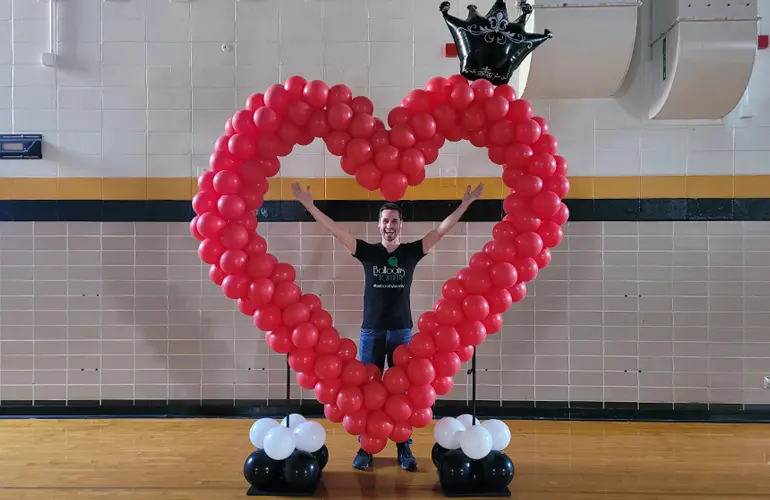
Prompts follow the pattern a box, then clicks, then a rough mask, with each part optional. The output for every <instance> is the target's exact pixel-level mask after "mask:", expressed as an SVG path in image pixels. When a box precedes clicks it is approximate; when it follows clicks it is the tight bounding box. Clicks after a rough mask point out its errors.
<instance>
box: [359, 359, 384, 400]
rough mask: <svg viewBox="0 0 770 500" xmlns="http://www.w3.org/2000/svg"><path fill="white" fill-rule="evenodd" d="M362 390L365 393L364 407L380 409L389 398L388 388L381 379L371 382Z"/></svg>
mask: <svg viewBox="0 0 770 500" xmlns="http://www.w3.org/2000/svg"><path fill="white" fill-rule="evenodd" d="M369 366H372V365H369ZM361 392H363V394H364V407H365V408H366V409H368V410H379V409H380V408H382V407H383V406H384V405H385V401H387V399H388V390H387V389H386V388H385V385H384V384H383V383H382V382H379V381H373V382H369V383H368V384H366V385H365V386H364V387H363V389H362V391H361Z"/></svg>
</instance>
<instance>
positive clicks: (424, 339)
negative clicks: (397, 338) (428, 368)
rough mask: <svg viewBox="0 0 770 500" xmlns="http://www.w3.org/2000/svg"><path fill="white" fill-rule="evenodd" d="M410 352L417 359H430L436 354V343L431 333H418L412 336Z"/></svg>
mask: <svg viewBox="0 0 770 500" xmlns="http://www.w3.org/2000/svg"><path fill="white" fill-rule="evenodd" d="M409 352H410V353H411V354H412V356H414V357H415V358H430V357H431V356H433V355H434V354H435V353H436V343H435V342H434V340H433V337H432V336H431V335H430V334H429V333H422V332H418V333H415V334H414V335H412V339H411V341H410V342H409Z"/></svg>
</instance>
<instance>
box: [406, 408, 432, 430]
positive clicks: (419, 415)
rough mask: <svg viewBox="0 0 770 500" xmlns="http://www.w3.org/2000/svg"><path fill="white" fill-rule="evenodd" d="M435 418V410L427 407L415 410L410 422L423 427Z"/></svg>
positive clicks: (414, 425) (420, 427)
mask: <svg viewBox="0 0 770 500" xmlns="http://www.w3.org/2000/svg"><path fill="white" fill-rule="evenodd" d="M432 420H433V410H431V409H430V408H425V409H422V410H414V411H413V412H412V416H411V417H410V418H409V423H410V424H411V425H412V427H416V428H418V429H422V428H425V427H427V426H428V424H430V423H431V421H432Z"/></svg>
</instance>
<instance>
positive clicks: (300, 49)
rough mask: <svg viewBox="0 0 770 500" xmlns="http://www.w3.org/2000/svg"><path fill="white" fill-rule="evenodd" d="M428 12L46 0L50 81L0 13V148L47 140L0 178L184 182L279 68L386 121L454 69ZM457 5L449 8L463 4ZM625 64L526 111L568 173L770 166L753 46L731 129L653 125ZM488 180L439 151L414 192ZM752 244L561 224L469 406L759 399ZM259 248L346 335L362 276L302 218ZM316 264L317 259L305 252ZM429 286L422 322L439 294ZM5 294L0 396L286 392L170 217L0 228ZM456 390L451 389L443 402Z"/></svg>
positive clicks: (216, 1)
mask: <svg viewBox="0 0 770 500" xmlns="http://www.w3.org/2000/svg"><path fill="white" fill-rule="evenodd" d="M439 3H440V2H439V0H240V1H235V0H190V1H188V2H185V1H169V0H60V1H58V2H57V4H56V10H57V15H56V23H55V28H56V29H55V33H54V35H55V40H54V45H55V47H54V49H55V52H56V54H57V59H58V65H57V67H55V68H52V67H45V66H42V65H41V64H40V60H41V54H42V53H44V52H47V51H48V50H49V30H48V9H49V4H48V3H47V2H41V1H38V0H0V132H16V133H22V132H29V133H43V134H45V158H44V159H43V160H41V161H2V162H0V177H1V178H2V179H0V183H3V182H10V178H15V177H38V178H51V179H55V178H67V177H94V178H126V177H129V178H130V177H133V178H143V177H181V178H187V177H194V176H197V174H198V172H199V169H200V168H202V167H205V166H206V165H207V164H208V155H209V154H210V152H211V149H212V144H213V141H214V140H215V139H216V138H217V137H218V136H219V135H220V134H221V133H222V127H223V123H224V121H225V120H226V119H227V118H228V117H229V116H231V114H232V113H233V112H234V111H235V110H237V109H239V108H241V107H243V103H244V101H245V99H246V97H247V96H248V95H249V94H251V93H254V92H260V91H263V90H264V89H265V88H266V87H267V86H268V85H270V84H272V83H276V82H281V81H283V80H284V79H285V78H287V77H289V76H291V75H294V74H300V75H302V76H304V77H305V78H307V79H313V78H322V79H324V80H326V81H327V82H329V83H330V84H333V83H345V84H347V85H349V86H350V87H351V88H352V89H353V91H354V93H356V94H363V95H367V96H369V97H370V98H372V100H373V101H374V103H375V105H376V108H377V110H376V114H377V115H378V116H380V117H384V116H385V115H386V113H387V111H388V110H389V109H390V108H391V107H392V106H394V105H396V104H397V103H398V102H399V101H400V99H401V98H402V96H404V95H405V94H406V93H407V92H408V91H409V90H411V89H412V88H414V87H415V86H422V85H424V84H425V83H426V82H427V80H428V79H429V78H430V77H432V76H435V75H444V76H448V75H451V74H453V73H455V72H457V69H458V62H457V61H456V60H455V59H451V58H450V59H447V58H444V57H442V47H443V45H444V44H445V43H446V42H447V41H450V37H449V32H448V30H447V28H446V26H445V25H444V22H443V20H442V18H441V15H440V13H439V10H438V4H439ZM509 3H511V4H514V3H515V2H513V1H511V2H509ZM769 3H770V2H768V1H767V0H760V15H763V16H765V17H767V16H770V5H768V4H769ZM489 4H491V2H490V1H489V0H485V1H484V2H481V4H480V5H479V7H480V9H481V10H485V9H487V8H488V7H489ZM452 9H453V11H454V13H456V14H458V15H462V16H464V15H465V5H464V3H463V2H459V1H457V0H455V1H454V2H453V5H452ZM642 12H643V13H645V12H646V10H645V9H642ZM645 16H646V14H645ZM643 22H649V20H648V19H646V17H645V18H644V20H643ZM543 28H545V26H542V27H541V26H539V27H538V31H540V30H542V29H543ZM556 35H557V36H558V33H557V34H556ZM638 43H641V45H646V42H645V41H644V40H641V42H638ZM223 47H224V50H223ZM637 50H641V47H638V48H637ZM597 57H601V55H600V54H597ZM637 69H638V68H632V69H631V74H632V75H636V76H635V77H634V78H635V82H634V83H633V84H631V85H629V90H628V92H626V93H625V95H623V96H622V97H620V98H618V99H602V100H564V101H540V102H534V103H533V104H534V106H535V110H536V113H537V114H539V115H541V116H544V117H545V118H547V119H548V120H549V121H550V126H551V130H552V133H554V134H555V135H556V136H557V137H558V139H559V142H560V147H561V153H562V154H563V155H564V156H565V157H566V158H567V159H568V160H569V163H570V174H571V175H572V176H646V175H698V176H701V175H717V174H718V175H742V174H766V173H767V171H768V166H770V146H768V144H770V142H769V141H768V137H770V90H768V89H770V85H769V82H770V58H769V57H768V53H767V52H761V53H759V54H758V57H757V63H756V67H755V72H754V75H753V77H752V79H751V82H750V85H749V95H750V102H751V105H752V106H753V113H754V114H753V117H752V118H748V119H739V118H737V117H736V116H733V115H731V116H729V117H728V118H726V119H724V120H720V121H715V122H690V121H676V122H664V123H660V122H651V121H649V120H647V119H645V118H644V115H645V114H646V113H645V112H644V110H645V101H644V96H645V89H644V87H643V85H641V83H640V82H641V81H642V78H641V75H640V74H639V72H638V71H637ZM561 77H563V78H569V74H563V75H561ZM498 173H499V167H497V166H495V165H492V164H490V163H489V162H488V160H487V159H486V154H485V153H483V152H479V151H477V150H474V149H473V148H472V147H469V146H468V145H464V144H461V145H454V144H453V145H447V146H446V147H445V148H444V150H443V151H442V155H441V157H440V158H439V160H438V161H437V162H436V163H435V164H434V165H433V166H431V167H430V168H429V169H428V176H429V177H457V176H463V177H471V176H492V175H498ZM281 175H284V176H290V177H342V176H344V175H345V174H344V173H343V172H342V171H341V169H340V167H339V162H338V160H335V159H332V158H328V157H327V158H324V156H323V146H322V144H321V143H320V142H317V143H315V144H313V145H311V146H308V147H306V148H303V149H302V150H301V151H300V152H299V154H294V155H292V156H290V157H289V158H286V159H285V161H284V162H283V166H282V171H281ZM7 185H9V184H7ZM0 192H2V187H1V186H0ZM268 226H269V227H268ZM292 226H293V225H292ZM487 226H488V225H485V224H467V225H464V226H462V227H460V228H458V232H457V235H456V238H457V239H455V240H448V241H447V242H446V243H445V245H446V247H445V248H444V251H443V252H442V253H440V254H437V256H436V257H435V260H434V261H430V262H429V265H435V266H437V267H436V269H438V266H440V265H442V264H443V265H444V267H448V266H449V265H450V264H451V265H453V266H454V265H457V263H458V262H462V261H463V259H465V258H466V257H467V252H468V251H473V250H475V249H470V250H468V243H467V242H468V241H476V240H478V239H479V238H476V239H475V240H474V239H472V237H473V235H479V234H486V232H487V231H488V229H489V228H488V227H487ZM769 227H770V226H768V225H767V224H766V223H743V222H730V221H727V222H719V223H713V222H709V223H705V222H702V223H700V222H676V223H670V222H640V223H601V222H598V223H581V222H578V223H572V224H571V225H570V227H569V230H568V238H567V239H566V240H565V243H564V244H563V246H562V247H561V248H560V250H562V251H560V252H557V253H555V256H554V262H553V264H552V267H550V268H549V269H548V270H547V271H548V272H544V273H543V274H542V276H541V277H540V278H539V280H538V284H537V285H536V286H535V287H534V291H535V295H534V296H531V297H530V298H528V299H527V300H526V301H525V302H523V303H522V304H519V305H517V306H516V308H514V310H512V311H511V312H510V313H509V314H507V315H506V330H505V332H504V333H503V335H501V336H500V337H498V338H497V339H495V340H494V341H490V342H489V343H488V344H485V352H484V353H483V354H484V359H485V363H487V364H486V365H485V366H486V367H488V368H487V372H485V373H484V374H483V377H481V378H480V383H481V384H482V386H483V387H482V388H481V389H480V390H481V392H480V397H482V398H484V399H493V400H525V401H533V400H540V401H542V400H551V401H567V400H571V401H598V402H631V403H635V402H656V403H673V402H681V403H688V402H695V403H730V404H743V403H768V402H770V396H768V394H770V392H768V391H765V390H763V389H762V382H761V380H762V375H763V374H765V373H766V374H770V335H768V334H769V333H770V332H769V331H768V329H767V324H768V322H767V321H766V320H767V318H766V314H767V313H766V312H765V311H766V310H767V303H768V300H769V299H770V271H768V268H769V266H770V264H768V262H770V260H767V257H768V256H770V235H769V234H768V228H769ZM418 229H420V228H418ZM354 230H355V231H358V234H366V228H365V227H364V226H361V227H358V226H356V227H355V228H354ZM265 231H267V232H268V233H270V235H271V237H270V238H269V242H270V244H274V245H276V246H275V248H277V250H276V253H278V254H280V253H281V252H287V254H288V252H291V251H295V250H296V252H295V253H296V255H297V257H296V259H297V261H296V264H297V265H298V267H299V268H300V269H301V271H302V272H304V273H306V274H305V275H304V278H303V279H304V280H305V283H306V284H308V286H309V287H311V288H312V287H313V286H316V288H315V289H316V290H320V291H323V293H325V294H326V295H325V296H324V301H325V304H328V305H327V307H328V309H329V310H330V311H332V312H334V314H335V321H336V323H337V324H338V325H339V327H340V330H341V331H344V332H345V333H346V334H349V335H350V336H351V337H353V338H355V336H356V321H357V320H356V318H357V317H358V315H359V314H360V313H358V312H357V311H351V310H349V309H350V308H349V307H348V306H347V305H346V304H349V303H354V300H353V299H355V293H354V292H351V291H350V290H355V289H356V288H355V287H357V286H359V282H358V281H356V280H358V279H360V277H358V276H357V277H356V278H350V275H351V274H350V273H351V272H352V271H351V269H353V268H351V267H346V266H347V265H348V264H350V263H349V262H347V263H343V264H345V265H342V266H340V265H339V261H335V260H334V259H332V257H331V249H332V243H331V241H329V240H328V238H325V237H322V236H320V235H319V233H318V231H317V228H315V226H313V225H312V224H310V225H308V224H303V225H301V226H300V231H302V232H303V234H304V235H306V237H305V238H303V243H302V245H303V246H302V247H301V249H297V248H294V247H293V246H292V244H291V243H290V242H288V241H287V240H288V238H286V237H285V236H283V235H287V234H289V232H291V231H296V226H294V227H291V228H287V227H285V225H284V226H282V225H281V224H280V223H274V224H266V225H265ZM466 235H470V236H466ZM281 244H284V245H285V246H284V247H283V248H280V249H279V247H278V245H281ZM324 252H325V254H324ZM310 254H312V255H313V256H314V258H315V263H312V265H311V264H308V261H307V260H305V261H303V258H304V259H306V258H307V257H302V255H310ZM28 255H32V256H33V257H28ZM319 255H320V256H321V257H319ZM323 255H326V256H327V257H329V259H327V260H324V259H325V257H323ZM335 255H337V257H336V258H339V255H340V254H339V253H337V254H335ZM693 255H694V256H693ZM318 262H321V263H320V264H318ZM324 266H327V267H324ZM430 269H431V268H429V270H428V271H426V274H424V275H423V276H422V277H421V278H420V281H421V285H420V290H422V291H421V292H420V293H419V294H418V295H419V297H418V298H417V299H416V300H418V301H419V305H420V307H421V308H420V311H422V310H424V307H429V305H430V304H432V302H433V300H434V299H435V295H436V290H437V287H440V284H441V283H442V282H443V281H442V280H443V279H444V278H445V277H444V276H443V274H442V273H443V271H441V272H439V271H435V272H434V271H432V270H430ZM440 274H441V276H439V275H440ZM0 282H1V286H0V311H2V312H1V313H0V315H1V316H2V317H1V318H0V400H2V401H8V400H46V399H54V400H60V399H69V400H74V399H78V400H83V399H85V400H99V399H161V400H162V399H166V398H170V399H176V398H187V399H190V398H192V399H198V398H203V399H232V398H248V399H254V398H265V397H275V398H280V397H282V396H283V389H282V387H280V383H281V382H282V381H283V380H284V379H283V378H282V377H283V376H284V375H283V365H282V359H281V358H280V357H278V356H272V355H271V356H268V354H267V351H266V349H265V347H264V343H263V341H262V340H261V337H259V336H258V334H257V333H256V332H255V331H254V329H253V326H252V325H251V324H250V321H249V318H245V319H244V318H242V317H240V316H238V315H237V314H235V313H233V312H232V310H233V307H232V304H231V303H229V302H225V301H224V300H223V299H221V297H219V290H218V289H216V287H214V286H213V285H211V284H210V283H209V282H208V281H207V279H206V278H205V272H204V270H203V267H202V266H201V265H200V262H199V260H198V258H197V255H196V254H195V242H194V241H193V240H192V238H190V237H189V233H187V224H186V223H169V224H165V223H160V224H150V223H137V224H132V223H131V222H127V223H104V224H102V223H99V222H45V223H41V222H34V221H32V222H0ZM328 283H332V285H328ZM327 285H328V286H330V287H331V288H323V287H324V286H327ZM431 287H432V288H431ZM342 290H346V291H342ZM319 293H320V292H319ZM346 294H347V295H346ZM351 297H352V298H351ZM467 389H468V387H467V385H465V383H464V381H462V380H460V379H459V378H458V385H457V386H456V389H455V391H453V393H452V394H450V396H449V397H453V398H465V397H467V396H468V395H469V393H468V391H467Z"/></svg>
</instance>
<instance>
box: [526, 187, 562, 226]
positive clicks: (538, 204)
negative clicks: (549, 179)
mask: <svg viewBox="0 0 770 500" xmlns="http://www.w3.org/2000/svg"><path fill="white" fill-rule="evenodd" d="M560 203H561V200H560V199H559V197H558V196H557V195H556V193H553V192H551V191H542V192H540V193H537V194H536V195H535V197H534V198H532V211H533V212H535V214H536V215H538V216H539V217H542V218H544V219H548V218H550V217H553V216H554V214H556V212H558V211H559V206H560V205H559V204H560Z"/></svg>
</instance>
